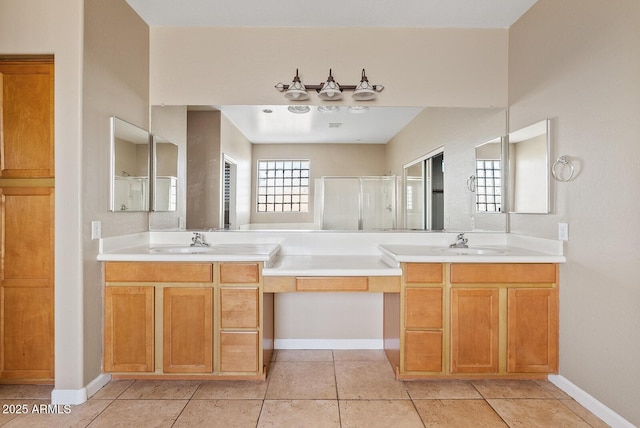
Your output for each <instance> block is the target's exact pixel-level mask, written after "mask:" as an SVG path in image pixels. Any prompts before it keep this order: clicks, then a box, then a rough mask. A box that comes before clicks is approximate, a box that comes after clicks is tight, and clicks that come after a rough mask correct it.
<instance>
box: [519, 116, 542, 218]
mask: <svg viewBox="0 0 640 428" xmlns="http://www.w3.org/2000/svg"><path fill="white" fill-rule="evenodd" d="M550 135H551V133H550V120H548V119H546V120H542V121H540V122H537V123H534V124H533V125H530V126H527V127H525V128H521V129H519V130H517V131H514V132H510V133H509V145H508V146H509V201H510V204H509V212H512V213H523V214H548V213H549V212H550V192H549V151H550V146H551V141H550V140H551V138H550Z"/></svg>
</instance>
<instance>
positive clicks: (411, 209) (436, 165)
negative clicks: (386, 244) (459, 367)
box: [403, 148, 444, 230]
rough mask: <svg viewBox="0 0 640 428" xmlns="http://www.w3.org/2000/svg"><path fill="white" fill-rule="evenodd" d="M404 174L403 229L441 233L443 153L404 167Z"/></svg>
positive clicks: (438, 152)
mask: <svg viewBox="0 0 640 428" xmlns="http://www.w3.org/2000/svg"><path fill="white" fill-rule="evenodd" d="M403 170H404V177H403V178H404V224H405V228H406V229H412V230H444V149H443V148H439V149H437V150H434V151H433V152H431V153H429V154H427V155H425V156H423V157H421V158H419V159H416V160H415V161H413V162H410V163H408V164H406V165H404V167H403Z"/></svg>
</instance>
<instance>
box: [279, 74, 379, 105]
mask: <svg viewBox="0 0 640 428" xmlns="http://www.w3.org/2000/svg"><path fill="white" fill-rule="evenodd" d="M275 88H276V89H277V90H278V91H280V92H284V96H285V97H286V98H287V99H289V100H292V101H304V100H308V99H309V94H308V93H307V90H308V89H313V90H315V91H316V92H317V93H318V97H320V99H322V100H325V101H338V100H341V99H342V91H345V90H346V91H353V94H352V97H353V99H354V100H356V101H371V100H375V99H376V96H377V94H376V92H381V91H382V90H383V89H384V86H382V85H372V84H370V83H369V79H367V75H366V73H365V70H364V68H363V69H362V75H361V76H360V83H359V84H358V85H340V84H339V83H338V82H336V81H335V79H334V78H333V74H332V70H331V69H329V77H328V78H327V80H326V81H325V82H323V83H321V84H319V85H308V86H305V85H304V84H303V83H302V81H301V80H300V76H299V74H298V69H296V75H295V76H294V78H293V82H292V83H291V85H285V84H283V83H278V84H277V85H275Z"/></svg>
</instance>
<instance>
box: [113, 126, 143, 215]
mask: <svg viewBox="0 0 640 428" xmlns="http://www.w3.org/2000/svg"><path fill="white" fill-rule="evenodd" d="M149 172H150V134H149V132H148V131H146V130H144V129H142V128H139V127H137V126H135V125H133V124H131V123H129V122H126V121H124V120H122V119H119V118H117V117H115V116H113V117H111V186H110V187H111V191H110V199H109V209H110V210H111V211H119V212H132V211H149Z"/></svg>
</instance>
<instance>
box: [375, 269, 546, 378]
mask: <svg viewBox="0 0 640 428" xmlns="http://www.w3.org/2000/svg"><path fill="white" fill-rule="evenodd" d="M402 270H403V276H402V283H401V294H400V313H401V322H400V358H399V362H397V363H396V364H397V365H398V366H399V367H398V368H397V370H398V372H397V375H398V377H399V378H403V379H413V378H421V377H442V378H447V377H454V378H455V377H457V378H469V377H471V378H476V379H477V378H500V377H503V378H540V377H542V376H544V375H546V374H548V373H557V370H558V265H557V264H554V263H403V264H402ZM389 337H391V335H390V336H389ZM385 338H386V337H385ZM390 360H391V359H390Z"/></svg>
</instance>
